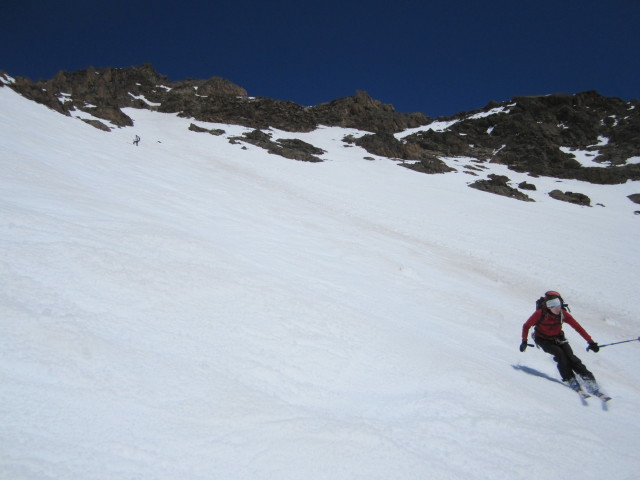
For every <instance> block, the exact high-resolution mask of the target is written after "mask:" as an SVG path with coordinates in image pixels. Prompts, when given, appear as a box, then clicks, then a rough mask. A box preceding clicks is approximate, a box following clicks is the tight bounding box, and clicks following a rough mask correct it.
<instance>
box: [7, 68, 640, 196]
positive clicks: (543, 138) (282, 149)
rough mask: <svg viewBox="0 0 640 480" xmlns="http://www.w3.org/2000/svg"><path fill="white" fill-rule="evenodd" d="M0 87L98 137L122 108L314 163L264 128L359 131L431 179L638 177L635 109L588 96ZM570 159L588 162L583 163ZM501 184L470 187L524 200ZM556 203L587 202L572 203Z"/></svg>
mask: <svg viewBox="0 0 640 480" xmlns="http://www.w3.org/2000/svg"><path fill="white" fill-rule="evenodd" d="M0 80H2V81H0V86H2V85H5V86H8V87H9V88H12V89H14V90H15V91H17V92H18V93H20V94H21V95H23V96H25V97H26V98H29V99H31V100H33V101H36V102H38V103H41V104H44V105H47V106H48V107H49V108H52V109H54V110H56V111H57V112H60V113H61V114H63V115H73V114H74V112H78V111H81V112H85V113H86V114H89V115H90V116H91V118H90V119H85V120H84V121H86V122H88V123H90V124H91V125H93V126H94V127H96V128H100V129H102V130H105V131H110V130H111V129H113V128H118V127H125V126H131V125H133V122H132V120H131V118H129V117H128V116H127V115H126V113H125V112H124V111H123V109H124V108H144V109H149V110H154V111H158V112H164V113H175V114H178V115H180V116H182V117H186V118H193V119H194V120H197V121H201V122H212V123H221V124H234V125H242V126H245V127H249V128H252V129H254V131H253V132H252V133H251V134H250V135H248V136H247V137H246V138H244V139H243V141H246V142H249V143H253V144H256V145H259V146H262V147H263V148H266V149H268V150H269V151H270V152H271V153H275V154H278V155H282V156H285V157H287V158H293V159H297V160H305V161H321V159H319V158H318V157H317V155H318V154H320V153H322V151H321V150H320V149H318V148H316V147H314V146H313V145H309V144H306V143H305V142H302V141H301V140H300V141H290V142H287V143H282V142H280V143H274V142H271V141H270V139H269V133H268V132H267V131H268V130H269V129H270V128H274V129H280V130H284V131H288V132H309V131H312V130H314V129H315V128H317V127H318V126H319V125H327V126H340V127H345V128H353V129H358V130H361V131H364V132H365V133H364V134H363V135H362V136H359V137H358V138H355V137H354V136H347V137H345V139H344V142H345V144H357V145H359V146H361V147H362V148H364V149H366V150H367V151H368V152H370V153H371V154H374V155H378V156H383V157H388V158H393V159H400V160H403V162H402V163H401V164H402V165H403V166H405V167H408V168H412V169H414V170H417V171H421V172H424V173H430V174H434V173H445V172H447V171H450V170H451V168H450V167H448V166H447V165H446V164H445V163H444V162H443V161H442V158H445V157H463V158H467V159H468V160H469V162H472V163H474V164H475V167H473V166H470V167H469V168H471V169H478V170H479V171H480V168H479V167H480V166H481V164H482V163H485V162H492V163H500V164H504V165H506V166H508V167H509V168H510V169H512V170H514V171H517V172H524V173H529V174H530V175H532V176H551V177H556V178H564V179H578V180H583V181H587V182H591V183H598V184H620V183H624V182H626V181H627V180H639V179H640V102H638V100H636V99H632V100H630V101H624V100H621V99H619V98H608V97H603V96H601V95H600V94H598V93H597V92H595V91H588V92H582V93H578V94H551V95H545V96H532V97H515V98H513V99H511V100H509V101H506V102H490V103H489V104H488V105H487V106H486V107H484V108H482V109H478V110H473V111H469V112H461V113H459V114H457V115H454V116H451V117H446V118H445V117H443V118H437V119H431V118H429V117H427V116H426V115H424V114H422V113H400V112H396V111H395V109H394V108H393V106H392V105H388V104H384V103H382V102H380V101H377V100H374V99H372V98H371V97H370V96H369V95H368V94H367V93H366V92H364V91H357V92H356V94H355V96H353V97H347V98H340V99H336V100H333V101H330V102H327V103H322V104H319V105H315V106H301V105H297V104H295V103H293V102H289V101H283V100H275V99H270V98H264V97H251V96H249V94H248V93H247V91H246V90H245V89H244V88H242V87H240V86H238V85H235V84H234V83H232V82H230V81H228V80H226V79H223V78H220V77H213V78H210V79H208V80H196V79H187V80H182V81H170V80H169V79H168V78H167V77H166V76H164V75H161V74H159V73H158V72H156V71H155V70H154V68H153V67H152V66H151V65H148V64H145V65H141V66H135V67H130V68H93V67H90V68H87V69H85V70H80V71H76V72H71V73H68V72H64V71H61V72H59V73H58V74H57V75H56V76H55V77H53V78H52V79H49V80H38V81H32V80H30V79H28V78H24V77H18V78H15V79H13V78H11V77H9V76H8V75H7V74H5V73H4V72H1V71H0ZM194 129H197V127H195V126H194ZM198 131H202V129H199V130H198ZM207 132H208V133H214V134H215V133H216V132H212V131H207V130H205V131H204V133H207ZM579 157H580V158H587V159H588V160H589V164H588V165H585V162H581V161H579V159H578V158H579ZM507 180H508V178H506V177H505V178H493V179H489V180H478V182H476V184H473V185H470V186H472V187H474V188H478V189H480V190H485V191H490V192H492V193H498V194H501V195H506V196H509V197H512V198H517V199H520V200H525V201H526V200H527V199H528V197H527V196H526V194H524V193H522V192H520V191H519V190H517V189H513V188H512V187H509V186H508V185H507V184H506V182H507ZM520 188H522V189H524V190H526V189H527V186H522V185H521V186H520ZM568 193H571V192H568ZM565 201H572V202H574V203H581V204H588V202H587V200H584V199H578V200H576V199H575V198H573V197H572V198H571V199H569V200H565Z"/></svg>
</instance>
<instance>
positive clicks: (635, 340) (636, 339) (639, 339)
mask: <svg viewBox="0 0 640 480" xmlns="http://www.w3.org/2000/svg"><path fill="white" fill-rule="evenodd" d="M627 342H640V337H638V338H632V339H631V340H622V341H621V342H613V343H606V344H604V345H598V346H599V347H600V348H602V347H608V346H609V345H618V344H619V343H627Z"/></svg>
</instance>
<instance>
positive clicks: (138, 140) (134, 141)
mask: <svg viewBox="0 0 640 480" xmlns="http://www.w3.org/2000/svg"><path fill="white" fill-rule="evenodd" d="M139 143H140V137H139V136H138V135H136V138H134V139H133V144H134V145H135V146H136V147H137V146H138V144H139Z"/></svg>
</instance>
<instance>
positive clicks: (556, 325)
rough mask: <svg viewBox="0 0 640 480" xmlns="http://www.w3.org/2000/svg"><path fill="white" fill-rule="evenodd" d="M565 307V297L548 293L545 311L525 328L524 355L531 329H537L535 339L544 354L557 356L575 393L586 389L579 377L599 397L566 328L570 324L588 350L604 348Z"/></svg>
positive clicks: (539, 312)
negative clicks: (569, 338)
mask: <svg viewBox="0 0 640 480" xmlns="http://www.w3.org/2000/svg"><path fill="white" fill-rule="evenodd" d="M564 307H565V305H564V304H563V301H562V296H561V295H560V294H559V293H558V292H555V291H548V292H547V293H545V296H544V303H543V305H542V308H539V309H537V310H536V311H535V312H534V313H533V315H531V317H529V320H527V321H526V322H525V323H524V325H523V326H522V343H521V344H520V351H521V352H524V351H525V350H526V349H527V336H528V335H529V329H530V328H531V327H533V326H534V325H535V329H534V333H533V339H534V341H535V343H536V345H538V346H539V347H540V348H541V349H542V350H544V351H545V352H546V353H549V354H551V355H553V359H554V360H555V361H556V363H557V364H558V371H559V372H560V375H561V376H562V381H564V382H565V383H566V384H567V385H569V387H571V388H572V389H573V390H575V391H577V392H581V391H582V388H581V386H580V383H578V380H577V379H576V377H575V374H578V375H579V376H580V378H582V380H583V381H584V383H585V386H586V388H587V391H588V392H589V393H593V394H595V395H598V394H599V393H600V392H599V388H598V384H597V383H596V379H595V377H594V376H593V373H591V372H590V371H589V370H588V369H587V367H585V366H584V364H583V363H582V361H581V360H580V359H579V358H578V357H576V355H575V354H574V353H573V350H571V346H569V342H568V340H567V339H566V338H565V336H564V332H563V331H562V324H563V323H565V322H566V323H568V324H569V325H571V327H573V329H574V330H575V331H576V332H578V333H579V334H580V335H581V336H582V338H584V339H585V340H586V341H587V343H588V344H589V347H588V348H587V350H593V351H594V352H598V350H600V347H599V346H598V344H597V343H596V342H594V341H593V339H592V338H591V336H590V335H589V334H588V333H587V332H586V330H585V329H584V328H582V326H581V325H580V324H579V323H578V322H577V321H576V319H575V318H573V316H572V315H571V314H570V313H569V312H567V311H566V310H565V309H564Z"/></svg>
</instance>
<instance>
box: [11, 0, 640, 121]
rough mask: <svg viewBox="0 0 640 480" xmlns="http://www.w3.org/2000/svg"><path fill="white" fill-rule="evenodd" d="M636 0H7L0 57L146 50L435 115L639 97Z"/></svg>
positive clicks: (279, 85) (220, 71) (220, 72)
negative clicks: (531, 98)
mask: <svg viewBox="0 0 640 480" xmlns="http://www.w3.org/2000/svg"><path fill="white" fill-rule="evenodd" d="M639 32H640V2H639V1H638V0H608V1H603V0H554V1H552V0H538V1H535V0H532V1H526V2H521V1H518V0H509V1H507V0H495V1H481V0H476V1H474V0H467V1H463V0H440V1H431V0H384V1H382V0H372V1H359V0H358V1H350V0H340V1H338V0H322V1H316V0H299V1H291V0H271V1H267V0H263V1H255V0H239V1H231V0H224V1H215V0H214V1H190V0H184V1H181V2H178V1H175V0H174V1H165V0H155V1H150V0H127V1H125V0H109V1H104V2H92V1H87V0H83V1H64V0H63V1H58V2H47V1H44V0H5V2H3V7H2V11H1V13H0V69H2V70H5V71H6V72H7V73H9V74H11V75H13V76H26V77H29V78H31V79H33V80H37V79H40V78H50V77H52V76H53V75H55V73H56V72H58V71H59V70H67V71H73V70H79V69H83V68H86V67H88V66H95V67H106V66H114V67H127V66H131V65H139V64H142V63H147V62H148V63H151V64H152V65H153V66H154V67H155V69H156V70H157V71H158V72H159V73H161V74H164V75H166V76H167V77H169V79H171V80H182V79H185V78H209V77H212V76H220V77H224V78H226V79H228V80H230V81H232V82H234V83H236V84H238V85H240V86H241V87H243V88H245V89H246V90H247V91H248V93H249V95H252V96H265V97H271V98H277V99H282V100H291V101H293V102H295V103H298V104H300V105H316V104H318V103H322V102H327V101H330V100H333V99H336V98H340V97H346V96H352V95H354V94H355V92H356V90H365V91H366V92H368V93H369V94H370V95H371V96H372V97H373V98H375V99H377V100H380V101H382V102H384V103H390V104H392V105H393V106H394V107H395V109H396V110H397V111H399V112H416V111H419V112H423V113H425V114H426V115H429V116H431V117H437V116H440V115H451V114H454V113H457V112H460V111H464V110H472V109H475V108H480V107H483V106H485V105H486V104H487V103H488V102H489V101H491V100H496V101H503V100H508V99H510V98H512V97H514V96H518V95H544V94H549V93H557V92H564V93H578V92H581V91H585V90H597V91H598V92H600V93H601V94H602V95H606V96H613V97H620V98H623V99H625V100H629V99H631V98H639V97H640V81H639V77H640V66H639V64H640V62H639V60H638V58H640V56H639V55H640V33H639Z"/></svg>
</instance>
